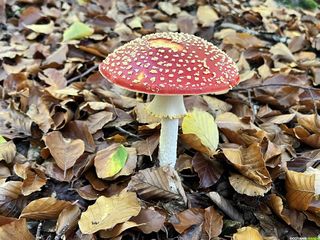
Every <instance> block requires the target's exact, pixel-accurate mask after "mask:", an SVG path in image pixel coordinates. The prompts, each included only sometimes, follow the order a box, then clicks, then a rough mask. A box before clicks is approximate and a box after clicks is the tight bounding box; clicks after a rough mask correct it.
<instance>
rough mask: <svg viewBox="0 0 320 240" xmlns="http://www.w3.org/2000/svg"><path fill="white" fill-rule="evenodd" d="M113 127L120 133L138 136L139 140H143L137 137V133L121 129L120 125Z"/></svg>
mask: <svg viewBox="0 0 320 240" xmlns="http://www.w3.org/2000/svg"><path fill="white" fill-rule="evenodd" d="M114 128H115V129H117V130H118V131H119V132H122V133H125V134H127V135H129V136H130V137H134V138H138V139H140V140H143V138H141V137H139V136H138V135H136V134H133V133H131V132H129V131H127V130H125V129H123V128H122V127H114Z"/></svg>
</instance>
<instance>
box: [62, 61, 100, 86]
mask: <svg viewBox="0 0 320 240" xmlns="http://www.w3.org/2000/svg"><path fill="white" fill-rule="evenodd" d="M97 68H98V65H94V66H92V67H91V68H89V69H87V71H85V72H83V73H81V74H80V75H78V76H75V77H73V78H70V79H68V80H67V84H70V83H72V82H75V81H77V80H78V79H80V78H83V77H84V76H86V75H88V74H89V73H91V72H92V71H94V70H96V69H97Z"/></svg>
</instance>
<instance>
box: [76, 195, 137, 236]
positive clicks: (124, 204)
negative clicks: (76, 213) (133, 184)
mask: <svg viewBox="0 0 320 240" xmlns="http://www.w3.org/2000/svg"><path fill="white" fill-rule="evenodd" d="M140 210H141V207H140V204H139V202H138V199H137V196H136V194H135V193H133V192H121V193H120V194H119V195H116V196H112V197H104V196H101V197H99V198H98V199H97V200H96V202H95V203H94V204H93V205H91V206H89V207H88V209H87V211H85V212H83V213H82V214H81V218H80V220H79V227H80V230H81V232H82V233H84V234H92V233H95V232H97V231H99V230H106V229H110V228H112V227H114V226H115V225H116V224H118V223H123V222H126V221H127V220H128V219H129V218H131V217H132V216H137V215H138V214H139V212H140Z"/></svg>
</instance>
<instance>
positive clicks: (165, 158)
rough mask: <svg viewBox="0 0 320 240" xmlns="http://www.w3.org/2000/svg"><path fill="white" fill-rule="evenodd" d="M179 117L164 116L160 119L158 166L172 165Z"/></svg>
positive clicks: (175, 152)
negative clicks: (169, 117)
mask: <svg viewBox="0 0 320 240" xmlns="http://www.w3.org/2000/svg"><path fill="white" fill-rule="evenodd" d="M178 126H179V119H178V118H176V119H168V118H164V119H162V121H161V132H160V142H159V162H160V166H167V165H170V166H171V167H174V165H175V163H176V158H177V140H178Z"/></svg>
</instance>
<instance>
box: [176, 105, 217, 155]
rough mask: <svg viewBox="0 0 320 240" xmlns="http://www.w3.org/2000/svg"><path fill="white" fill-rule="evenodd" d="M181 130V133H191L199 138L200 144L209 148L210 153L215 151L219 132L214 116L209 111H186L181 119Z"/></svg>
mask: <svg viewBox="0 0 320 240" xmlns="http://www.w3.org/2000/svg"><path fill="white" fill-rule="evenodd" d="M182 132H183V134H193V135H195V136H196V137H197V138H199V139H200V142H201V144H202V145H204V146H205V147H206V148H208V149H209V150H210V153H211V154H210V155H213V154H214V153H215V152H216V149H217V147H218V143H219V132H218V127H217V124H216V123H215V121H214V118H213V117H212V115H210V114H209V113H207V112H205V111H202V110H198V109H194V110H193V111H192V112H189V113H187V115H186V116H185V117H184V118H183V121H182ZM188 143H190V141H188ZM192 147H193V146H192ZM197 150H198V149H197Z"/></svg>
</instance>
